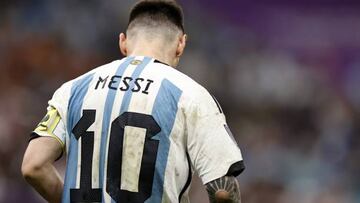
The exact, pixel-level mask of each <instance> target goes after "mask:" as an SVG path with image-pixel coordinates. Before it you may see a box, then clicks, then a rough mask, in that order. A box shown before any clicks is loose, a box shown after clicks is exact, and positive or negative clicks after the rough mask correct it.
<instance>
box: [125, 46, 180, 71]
mask: <svg viewBox="0 0 360 203" xmlns="http://www.w3.org/2000/svg"><path fill="white" fill-rule="evenodd" d="M157 50H159V51H155V50H153V49H151V50H149V49H146V48H145V49H144V48H143V47H142V48H138V49H137V48H135V49H134V50H133V51H132V52H131V53H130V54H129V56H148V57H151V58H155V59H157V60H159V61H161V62H163V63H165V64H169V65H170V66H172V67H175V64H174V60H173V59H172V57H170V56H169V55H167V54H165V53H164V50H162V49H157Z"/></svg>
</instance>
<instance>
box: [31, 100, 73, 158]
mask: <svg viewBox="0 0 360 203" xmlns="http://www.w3.org/2000/svg"><path fill="white" fill-rule="evenodd" d="M37 137H52V138H55V139H56V140H57V141H58V142H59V143H60V145H61V147H62V149H63V151H64V149H65V140H66V127H65V124H64V121H63V119H62V118H61V117H60V114H59V112H58V110H57V109H55V108H54V107H53V106H49V107H48V110H47V113H46V115H45V117H44V118H43V119H42V120H41V121H40V123H39V124H38V125H37V126H36V128H35V130H34V131H33V132H32V133H31V136H30V140H32V139H35V138H37Z"/></svg>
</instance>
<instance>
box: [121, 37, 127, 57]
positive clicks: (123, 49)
mask: <svg viewBox="0 0 360 203" xmlns="http://www.w3.org/2000/svg"><path fill="white" fill-rule="evenodd" d="M126 41H127V40H126V35H125V34H124V33H120V35H119V47H120V51H121V53H122V54H123V55H124V56H127V53H128V50H127V44H126Z"/></svg>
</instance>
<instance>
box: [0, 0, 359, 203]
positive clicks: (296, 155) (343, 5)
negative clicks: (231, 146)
mask: <svg viewBox="0 0 360 203" xmlns="http://www.w3.org/2000/svg"><path fill="white" fill-rule="evenodd" d="M264 2H266V1H261V0H256V1H243V2H242V1H236V0H229V1H216V0H196V1H191V0H182V1H180V3H182V4H183V6H184V10H185V23H186V25H185V26H186V30H187V32H188V34H189V41H188V47H187V52H186V54H185V55H184V57H183V59H182V61H181V63H180V67H179V69H180V70H181V71H183V72H185V73H187V74H188V75H190V76H191V77H193V78H194V79H195V80H197V81H198V82H199V83H200V84H202V85H203V86H205V87H206V88H208V89H209V90H210V91H211V92H212V93H213V94H214V95H215V96H216V97H217V98H218V100H219V101H220V103H221V104H222V106H223V109H224V112H225V113H226V115H227V120H228V122H229V125H230V127H231V128H232V131H233V133H234V134H235V135H236V137H235V138H236V140H237V141H238V143H239V145H240V147H241V149H242V152H243V156H244V159H245V164H246V167H247V168H246V170H245V171H244V173H243V174H242V175H240V178H239V179H240V183H241V188H242V196H243V202H245V203H297V202H299V203H300V202H301V203H335V202H336V203H338V202H341V203H347V202H349V203H353V202H360V161H359V157H360V136H359V132H360V126H359V121H360V114H359V113H360V89H359V88H360V37H359V36H360V3H358V2H357V1H351V0H344V1H337V0H332V1H322V0H316V1H315V0H314V1H308V0H305V1H291V3H289V2H290V1H289V2H288V1H279V0H275V1H273V2H272V3H271V4H270V3H264ZM132 3H133V1H130V0H126V1H123V0H121V1H116V0H107V1H100V0H99V1H96V0H87V1H81V0H76V1H74V0H62V1H46V0H33V1H21V0H11V1H10V0H2V1H0V67H1V69H0V70H1V74H0V202H41V201H40V199H39V197H38V196H37V195H36V194H35V193H34V192H33V190H32V189H31V188H30V187H29V186H28V185H26V183H25V181H24V180H23V179H22V177H21V175H20V163H21V160H22V155H23V153H24V150H25V147H26V145H27V139H28V135H29V132H30V131H31V130H32V129H33V128H34V127H35V126H36V125H37V122H38V121H40V120H41V118H42V116H43V115H44V114H45V109H46V106H47V100H48V99H49V98H50V97H51V95H52V93H53V92H54V91H55V89H56V88H58V87H59V86H60V85H61V84H62V83H63V82H65V81H67V80H70V79H72V78H74V77H76V76H78V75H80V74H82V73H84V72H86V71H88V70H90V69H91V68H93V67H96V66H98V65H101V64H103V63H107V62H110V61H112V60H116V59H118V58H120V57H121V56H120V53H119V51H118V46H117V41H118V33H119V32H121V31H123V30H124V29H125V27H126V22H127V15H128V12H129V8H130V6H131V5H132ZM63 162H64V160H63ZM62 166H63V164H59V167H60V169H61V170H63V167H62ZM199 185H200V183H199V181H198V179H197V180H195V186H194V187H193V188H192V192H191V196H192V199H193V202H196V203H202V202H207V201H208V200H207V197H206V195H205V192H204V190H203V189H201V187H199Z"/></svg>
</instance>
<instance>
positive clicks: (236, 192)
mask: <svg viewBox="0 0 360 203" xmlns="http://www.w3.org/2000/svg"><path fill="white" fill-rule="evenodd" d="M206 190H207V192H208V195H209V199H210V202H211V203H239V202H241V198H240V188H239V183H238V181H237V180H236V178H235V177H234V176H223V177H221V178H219V179H216V180H214V181H211V182H209V183H207V184H206Z"/></svg>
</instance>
